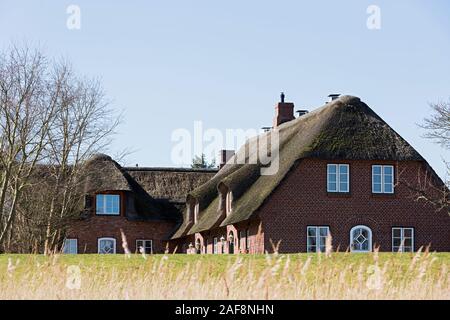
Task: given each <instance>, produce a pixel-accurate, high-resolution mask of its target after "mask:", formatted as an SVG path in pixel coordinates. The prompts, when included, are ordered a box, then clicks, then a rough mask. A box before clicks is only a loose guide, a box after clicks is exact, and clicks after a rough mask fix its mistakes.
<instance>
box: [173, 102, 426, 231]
mask: <svg viewBox="0 0 450 320" xmlns="http://www.w3.org/2000/svg"><path fill="white" fill-rule="evenodd" d="M275 130H278V133H279V154H278V155H277V156H276V159H275V160H277V161H279V170H278V171H277V173H276V174H274V175H261V174H260V169H261V167H262V165H261V164H236V163H235V162H236V161H235V160H236V159H239V158H241V159H242V158H246V159H248V158H249V157H250V154H249V150H257V148H253V146H254V144H256V143H257V138H258V137H256V138H253V139H250V140H249V141H247V143H246V144H245V145H244V146H242V147H241V149H240V150H239V151H238V153H237V154H236V155H235V156H234V157H233V158H232V159H231V160H230V161H229V162H228V163H227V164H226V165H225V166H224V167H223V168H222V169H221V170H220V171H219V172H218V173H217V175H216V176H215V177H214V178H212V179H211V180H210V181H208V182H207V183H205V184H204V185H202V186H200V187H199V188H197V189H195V190H193V191H192V192H190V193H189V194H188V196H187V198H188V199H194V200H195V201H197V202H198V204H199V218H198V222H197V223H195V224H192V223H189V222H188V221H186V220H187V219H185V222H184V223H183V225H182V226H181V227H180V228H179V229H178V230H177V232H176V233H175V234H174V235H173V236H172V239H176V238H180V237H183V236H186V235H192V234H195V233H198V232H202V231H205V230H208V229H211V228H214V227H218V226H226V225H230V224H235V223H238V222H241V221H244V220H247V219H249V218H251V217H252V216H253V215H254V214H255V213H256V212H257V210H258V208H259V207H260V206H261V205H262V204H263V202H264V201H265V199H267V198H268V196H269V195H270V194H271V193H272V191H273V190H274V189H275V188H276V187H277V186H278V185H279V183H280V182H281V181H282V180H283V178H284V177H285V176H286V174H287V173H288V172H289V171H290V170H291V169H292V168H293V167H294V166H295V165H296V164H297V163H298V162H299V161H300V160H301V159H304V158H319V159H329V160H332V159H346V160H398V161H403V160H417V161H421V160H424V159H423V158H422V157H421V155H420V154H419V153H418V152H417V151H416V150H415V149H414V148H413V147H412V146H411V145H410V144H409V143H408V142H406V141H405V140H404V139H403V138H402V137H401V136H400V135H399V134H398V133H397V132H395V131H394V130H393V129H392V128H391V127H390V126H389V125H388V124H386V122H385V121H383V119H381V118H380V117H379V116H378V115H377V114H376V113H375V112H374V111H373V110H372V109H371V108H369V107H368V106H367V105H366V104H365V103H364V102H362V101H361V100H360V99H359V98H357V97H353V96H342V97H340V98H338V99H336V100H334V101H331V102H329V103H327V104H326V105H324V106H323V107H321V108H319V109H316V110H315V111H313V112H310V113H308V114H306V115H303V116H301V117H298V118H296V119H294V120H291V121H289V122H286V123H284V124H281V125H280V126H279V127H277V128H276V129H275ZM268 134H270V132H267V133H264V134H263V135H268ZM272 161H274V159H272ZM246 163H248V161H246ZM221 187H225V188H227V189H228V190H230V191H231V192H232V199H233V200H232V201H233V210H232V212H231V214H230V215H228V216H227V217H223V215H222V212H221V210H220V203H221V201H222V200H221V195H220V194H221V193H220V192H219V190H220V188H221ZM185 215H186V213H185Z"/></svg>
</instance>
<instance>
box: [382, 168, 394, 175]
mask: <svg viewBox="0 0 450 320" xmlns="http://www.w3.org/2000/svg"><path fill="white" fill-rule="evenodd" d="M383 171H384V175H385V176H386V175H390V176H392V173H393V172H394V168H393V167H392V166H383Z"/></svg>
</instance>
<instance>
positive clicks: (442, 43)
mask: <svg viewBox="0 0 450 320" xmlns="http://www.w3.org/2000/svg"><path fill="white" fill-rule="evenodd" d="M70 4H75V5H78V6H79V7H80V9H81V29H80V30H69V29H67V27H66V19H67V17H68V15H67V13H66V8H67V6H68V5H70ZM369 5H377V6H379V7H380V9H381V29H380V30H369V29H368V28H367V26H366V20H367V18H368V16H369V15H368V14H367V13H366V9H367V7H368V6H369ZM449 14H450V2H448V1H445V0H442V1H413V0H409V1H404V0H403V1H402V0H397V1H364V0H354V1H351V0H348V1H339V2H338V1H310V2H304V1H264V0H258V1H235V0H227V1H211V0H201V1H199V0H192V1H186V0H184V1H181V0H180V1H175V0H171V1H167V0H164V1H162V0H161V1H133V2H126V1H115V2H114V3H113V2H112V1H106V0H105V1H92V0H91V1H81V0H73V1H17V0H15V1H4V0H0V47H5V46H7V45H8V44H9V43H10V42H11V41H23V40H25V41H31V42H33V43H36V44H39V45H40V46H42V47H43V48H44V49H45V51H46V52H47V53H48V54H49V55H51V56H55V57H59V56H62V57H66V58H68V59H70V60H71V61H72V62H73V64H74V67H75V69H76V70H77V71H79V72H80V73H82V74H86V75H88V76H96V77H100V78H101V79H102V83H103V85H104V87H105V90H106V93H107V95H108V97H109V98H110V99H111V100H112V106H113V107H114V108H115V109H117V110H123V112H124V116H125V122H124V123H123V124H122V125H121V127H120V128H119V134H118V136H117V138H116V140H115V142H114V145H113V146H112V148H111V149H112V150H110V152H111V153H112V154H114V153H115V152H118V151H120V150H123V149H125V148H127V149H132V150H134V151H135V152H134V153H132V154H131V155H129V156H127V158H126V163H125V164H129V165H134V164H135V163H139V165H140V166H173V163H171V157H170V155H171V149H172V147H173V142H171V133H172V131H173V130H175V129H177V128H186V129H190V130H193V125H194V121H196V120H201V121H203V126H204V127H205V128H218V129H221V130H225V129H226V128H231V129H233V128H260V127H262V126H266V125H270V124H271V121H272V117H273V112H274V109H273V106H274V104H275V103H276V102H277V101H278V99H279V92H280V91H285V92H286V96H287V100H289V101H293V102H295V104H296V108H299V109H303V108H306V109H310V110H312V109H315V108H317V107H318V106H320V105H322V104H323V103H324V102H325V100H326V96H327V95H328V94H329V93H342V94H352V95H356V96H359V97H360V98H361V99H362V100H363V101H365V102H366V103H367V104H368V105H369V106H371V107H372V108H373V109H374V110H375V112H377V113H378V114H379V115H380V116H382V117H383V118H384V119H385V120H386V121H387V122H388V123H389V124H390V125H391V126H392V127H393V128H394V129H395V130H396V131H397V132H399V133H400V134H401V135H402V136H403V137H404V138H405V139H406V140H408V141H409V142H410V143H411V144H412V145H413V146H414V147H415V148H416V149H417V150H418V151H419V152H420V153H421V154H422V155H423V156H424V157H425V158H426V159H427V160H428V161H429V162H430V163H431V165H432V166H433V167H434V168H435V169H436V171H437V172H438V173H439V174H440V175H441V176H443V175H444V172H445V170H444V166H443V164H442V159H443V158H446V159H449V158H450V157H449V153H448V152H445V151H444V150H442V149H441V148H440V146H438V145H436V144H433V143H432V142H430V141H429V140H426V139H424V138H422V135H423V134H424V132H423V130H421V129H419V128H418V127H417V123H420V122H422V119H423V118H424V117H425V116H427V114H428V112H429V107H428V102H435V101H439V100H448V99H449V98H450V59H449V57H450V41H449V39H450V19H449Z"/></svg>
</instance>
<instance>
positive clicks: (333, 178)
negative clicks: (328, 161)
mask: <svg viewBox="0 0 450 320" xmlns="http://www.w3.org/2000/svg"><path fill="white" fill-rule="evenodd" d="M336 181H337V175H336V174H335V173H330V174H329V175H328V182H336Z"/></svg>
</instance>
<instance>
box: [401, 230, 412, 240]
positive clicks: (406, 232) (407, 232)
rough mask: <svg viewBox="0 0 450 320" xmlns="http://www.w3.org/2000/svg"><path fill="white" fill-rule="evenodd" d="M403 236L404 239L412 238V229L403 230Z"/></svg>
mask: <svg viewBox="0 0 450 320" xmlns="http://www.w3.org/2000/svg"><path fill="white" fill-rule="evenodd" d="M403 235H404V236H405V237H408V238H411V237H412V229H411V228H405V229H403Z"/></svg>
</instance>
